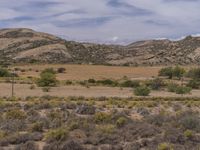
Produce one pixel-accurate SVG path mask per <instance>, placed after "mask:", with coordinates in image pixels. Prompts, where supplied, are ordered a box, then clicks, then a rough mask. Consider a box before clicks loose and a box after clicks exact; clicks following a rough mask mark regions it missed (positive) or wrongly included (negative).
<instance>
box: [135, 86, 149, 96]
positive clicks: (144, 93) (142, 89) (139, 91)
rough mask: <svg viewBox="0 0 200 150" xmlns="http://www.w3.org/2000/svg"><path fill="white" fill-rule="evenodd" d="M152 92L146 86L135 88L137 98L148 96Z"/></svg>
mask: <svg viewBox="0 0 200 150" xmlns="http://www.w3.org/2000/svg"><path fill="white" fill-rule="evenodd" d="M150 92H151V90H150V89H149V88H148V87H146V86H140V87H137V88H135V90H134V94H135V95H136V96H148V95H149V94H150Z"/></svg>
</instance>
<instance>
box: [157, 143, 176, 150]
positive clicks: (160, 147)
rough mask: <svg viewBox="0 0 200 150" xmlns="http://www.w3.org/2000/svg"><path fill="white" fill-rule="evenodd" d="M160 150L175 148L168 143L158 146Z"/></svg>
mask: <svg viewBox="0 0 200 150" xmlns="http://www.w3.org/2000/svg"><path fill="white" fill-rule="evenodd" d="M158 150H173V148H172V146H171V145H170V144H168V143H161V144H159V145H158Z"/></svg>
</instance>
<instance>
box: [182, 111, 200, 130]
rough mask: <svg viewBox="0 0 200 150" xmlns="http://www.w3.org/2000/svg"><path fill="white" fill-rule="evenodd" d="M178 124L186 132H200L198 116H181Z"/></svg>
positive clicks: (191, 114) (189, 114)
mask: <svg viewBox="0 0 200 150" xmlns="http://www.w3.org/2000/svg"><path fill="white" fill-rule="evenodd" d="M179 123H180V125H181V126H182V127H183V128H184V129H185V130H187V129H188V130H194V131H197V132H199V131H200V117H199V114H193V113H188V114H182V115H181V116H180V121H179Z"/></svg>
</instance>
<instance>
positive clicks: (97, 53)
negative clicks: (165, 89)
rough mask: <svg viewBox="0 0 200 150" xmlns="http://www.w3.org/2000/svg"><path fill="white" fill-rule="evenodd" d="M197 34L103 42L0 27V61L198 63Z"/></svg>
mask: <svg viewBox="0 0 200 150" xmlns="http://www.w3.org/2000/svg"><path fill="white" fill-rule="evenodd" d="M199 58H200V37H192V36H188V37H186V38H185V39H183V40H180V41H170V40H148V41H140V42H135V43H132V44H129V45H127V46H120V45H104V44H92V43H78V42H74V41H66V40H64V39H61V38H58V37H56V36H53V35H50V34H46V33H41V32H36V31H33V30H31V29H24V28H21V29H2V30H0V64H7V63H71V64H103V65H121V66H137V65H173V64H174V65H175V64H180V65H191V64H200V59H199Z"/></svg>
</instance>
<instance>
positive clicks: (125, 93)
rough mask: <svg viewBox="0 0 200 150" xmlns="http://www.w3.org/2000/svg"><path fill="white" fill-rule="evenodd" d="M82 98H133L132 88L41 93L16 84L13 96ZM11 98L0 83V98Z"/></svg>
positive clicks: (197, 93)
mask: <svg viewBox="0 0 200 150" xmlns="http://www.w3.org/2000/svg"><path fill="white" fill-rule="evenodd" d="M44 95H50V96H59V97H68V96H84V97H101V96H104V97H121V98H127V97H133V96H134V94H133V89H132V88H123V89H122V88H119V87H90V88H86V87H83V86H79V85H76V86H61V87H54V88H51V90H50V92H48V93H47V92H43V91H42V89H41V88H38V87H36V88H35V89H32V90H31V89H30V85H27V84H16V85H15V96H16V97H22V98H25V97H27V96H44ZM4 96H6V97H9V96H11V84H8V83H1V84H0V97H4ZM150 96H151V97H182V96H185V97H200V90H193V91H192V92H191V94H186V95H178V94H175V93H171V92H166V91H152V92H151V94H150Z"/></svg>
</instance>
